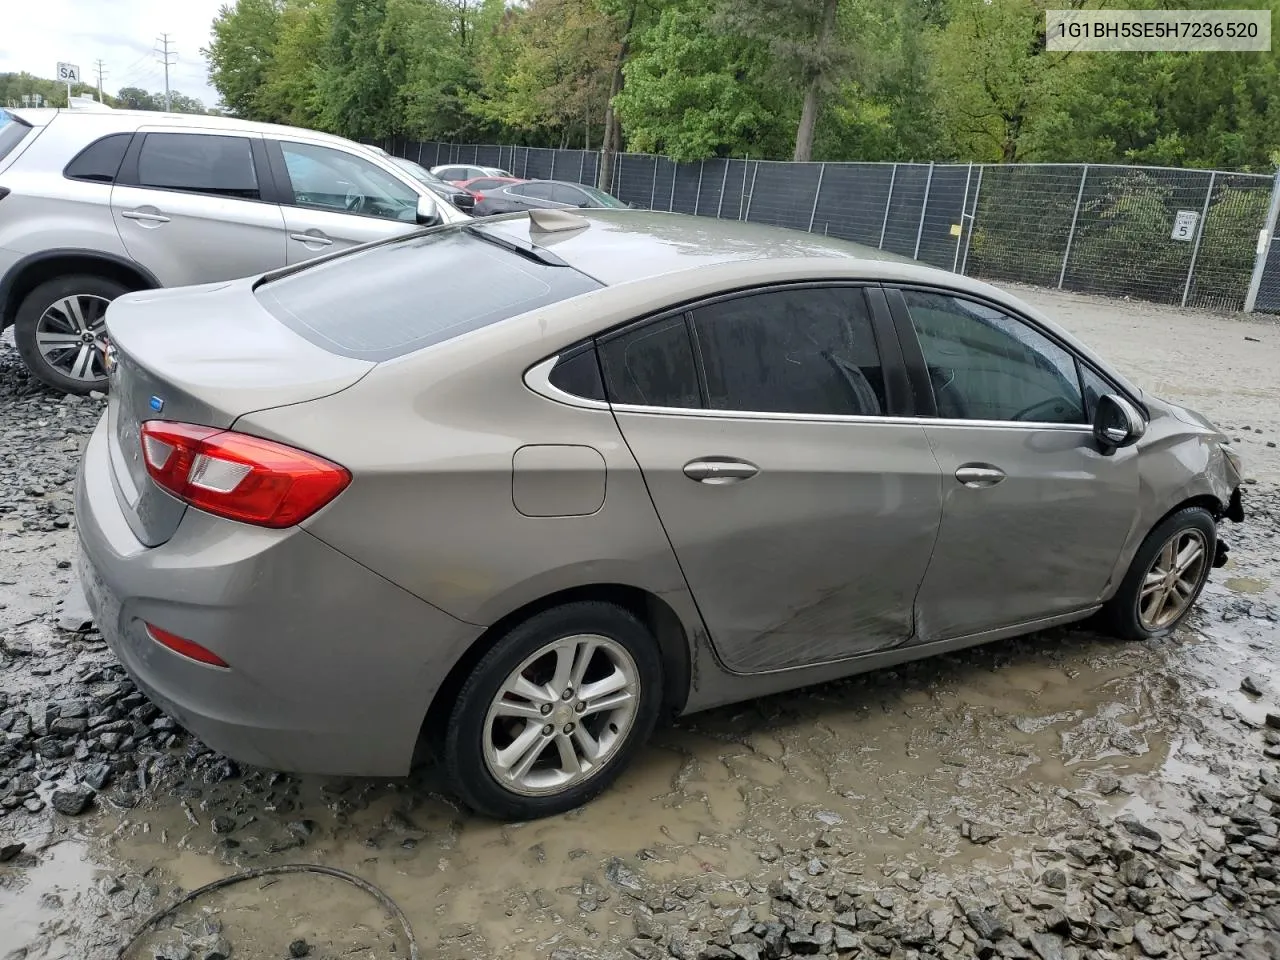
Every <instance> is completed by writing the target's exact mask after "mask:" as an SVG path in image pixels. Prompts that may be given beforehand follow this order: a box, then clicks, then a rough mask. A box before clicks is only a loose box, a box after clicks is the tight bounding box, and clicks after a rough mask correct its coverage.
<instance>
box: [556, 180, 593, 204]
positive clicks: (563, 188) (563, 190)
mask: <svg viewBox="0 0 1280 960" xmlns="http://www.w3.org/2000/svg"><path fill="white" fill-rule="evenodd" d="M551 199H552V200H555V201H557V202H558V203H567V204H569V205H570V206H571V207H580V206H582V205H583V204H585V203H588V202H589V198H588V197H587V195H586V194H585V193H583V192H582V191H581V190H579V189H578V188H577V187H571V186H569V185H568V184H567V183H556V184H552V186H551Z"/></svg>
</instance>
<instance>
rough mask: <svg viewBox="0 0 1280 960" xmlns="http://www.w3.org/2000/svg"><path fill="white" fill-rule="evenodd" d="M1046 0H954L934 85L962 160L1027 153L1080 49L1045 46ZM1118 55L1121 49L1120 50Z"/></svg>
mask: <svg viewBox="0 0 1280 960" xmlns="http://www.w3.org/2000/svg"><path fill="white" fill-rule="evenodd" d="M1046 5H1047V4H1046V3H1045V2H1044V0H990V2H988V0H949V5H948V11H949V14H950V16H949V19H948V22H947V25H946V28H945V29H944V30H942V31H941V32H940V33H939V34H938V35H937V37H936V38H935V40H934V43H933V45H932V46H933V49H932V56H933V60H934V64H935V69H934V73H933V82H932V93H933V96H934V97H935V98H936V100H937V103H938V111H939V115H940V119H941V123H942V127H943V133H944V137H945V139H946V141H947V142H948V143H949V144H950V150H949V151H948V152H949V153H950V154H951V155H952V156H956V157H958V158H960V159H963V160H996V161H1001V162H1004V163H1012V162H1014V161H1018V160H1025V159H1027V157H1026V152H1027V142H1026V141H1027V137H1028V134H1029V133H1030V131H1031V128H1032V126H1033V124H1034V121H1035V119H1036V117H1037V115H1038V114H1040V113H1042V112H1044V111H1047V110H1050V109H1053V100H1054V98H1055V96H1056V95H1057V94H1058V93H1059V90H1058V89H1056V88H1055V84H1056V83H1057V82H1058V81H1059V79H1060V77H1061V75H1062V74H1063V73H1064V66H1065V64H1066V63H1067V61H1068V59H1069V58H1071V57H1072V56H1073V55H1072V54H1068V53H1055V52H1050V51H1048V50H1047V49H1046V47H1045V35H1044V23H1045V20H1044V10H1045V6H1046ZM1111 56H1122V54H1113V55H1111Z"/></svg>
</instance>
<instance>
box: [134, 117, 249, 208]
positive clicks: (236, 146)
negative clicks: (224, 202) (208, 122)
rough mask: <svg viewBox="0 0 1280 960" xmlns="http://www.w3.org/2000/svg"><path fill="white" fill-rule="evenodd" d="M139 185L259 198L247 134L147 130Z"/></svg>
mask: <svg viewBox="0 0 1280 960" xmlns="http://www.w3.org/2000/svg"><path fill="white" fill-rule="evenodd" d="M138 185H139V186H143V187H159V188H160V189H163V190H188V191H191V192H192V193H209V194H213V195H214V196H216V197H235V198H238V199H241V200H257V199H258V178H257V175H256V173H255V172H254V167H253V154H252V151H251V149H250V147H249V141H248V139H247V138H245V137H224V136H215V135H212V134H203V133H148V134H147V138H146V139H145V140H143V141H142V151H141V153H139V154H138Z"/></svg>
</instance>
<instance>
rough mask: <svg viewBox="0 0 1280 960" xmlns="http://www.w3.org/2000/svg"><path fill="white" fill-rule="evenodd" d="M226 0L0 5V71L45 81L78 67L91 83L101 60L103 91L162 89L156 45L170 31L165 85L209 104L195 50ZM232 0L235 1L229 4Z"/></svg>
mask: <svg viewBox="0 0 1280 960" xmlns="http://www.w3.org/2000/svg"><path fill="white" fill-rule="evenodd" d="M223 2H226V0H0V9H2V10H3V11H4V12H3V14H0V73H8V72H20V71H24V70H25V71H26V72H27V73H32V74H35V75H36V76H39V77H46V78H48V79H50V80H52V79H54V78H55V77H56V76H57V65H58V63H59V61H64V62H68V63H74V64H78V65H79V67H80V78H81V80H83V81H84V82H85V83H90V84H96V83H97V74H96V72H95V67H94V64H95V61H97V60H98V59H99V58H101V60H102V61H103V67H104V70H105V75H104V79H103V83H102V86H103V89H104V90H106V91H107V93H109V94H115V92H116V91H117V90H119V89H120V88H121V87H142V88H143V89H144V90H148V91H151V92H155V91H160V92H163V91H164V67H163V65H162V64H161V63H160V60H159V57H158V54H156V53H155V52H154V48H156V47H157V46H158V42H157V41H158V38H159V36H160V34H161V33H162V32H167V33H168V34H169V41H170V49H171V50H176V51H177V63H176V64H175V65H174V66H171V67H170V68H169V86H170V87H171V88H172V89H174V90H179V91H181V92H182V93H184V94H186V95H187V96H189V97H195V98H196V99H197V100H202V101H203V102H204V105H205V106H207V107H211V106H214V105H216V104H217V102H218V94H217V92H216V91H215V90H214V89H213V88H212V87H211V86H209V76H208V71H209V67H208V64H207V63H206V62H205V59H204V57H202V56H201V55H200V48H201V47H204V46H208V44H209V25H210V24H211V23H212V22H213V18H214V17H215V16H217V13H218V9H219V7H221V6H222V4H223ZM232 2H234V0H232Z"/></svg>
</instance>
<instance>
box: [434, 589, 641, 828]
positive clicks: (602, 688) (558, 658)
mask: <svg viewBox="0 0 1280 960" xmlns="http://www.w3.org/2000/svg"><path fill="white" fill-rule="evenodd" d="M661 703H662V660H661V657H660V656H659V653H658V645H657V642H656V641H655V640H654V638H653V636H652V635H651V634H650V633H649V631H648V630H647V629H646V628H645V626H644V625H643V624H642V623H641V622H640V621H639V620H637V619H636V618H635V617H634V616H632V615H631V614H630V613H628V612H627V611H626V610H623V609H621V608H620V607H615V606H613V605H612V604H609V603H599V602H594V601H587V602H579V603H571V604H566V605H565V606H562V607H556V608H553V609H551V610H547V611H544V612H543V613H540V614H538V615H536V616H534V617H532V618H530V619H529V620H526V621H525V622H524V623H522V624H519V625H518V626H516V627H514V628H513V629H511V630H510V631H508V632H507V633H506V634H505V635H504V636H503V637H502V638H501V639H499V640H498V642H497V643H496V644H495V645H494V646H493V648H492V649H491V650H490V651H489V652H488V653H487V654H485V655H484V657H483V658H482V659H481V660H480V662H479V663H478V664H476V667H475V670H474V671H473V672H472V674H471V676H470V678H469V679H468V680H467V682H466V683H465V684H464V685H463V687H462V690H461V691H460V692H459V694H458V699H457V701H456V702H455V704H454V708H453V713H452V715H451V716H450V718H449V726H448V729H447V730H446V732H445V744H444V761H445V766H446V768H447V770H448V778H449V781H450V784H451V785H452V786H453V787H454V789H456V790H457V791H458V793H459V794H460V795H461V796H462V799H463V800H464V801H466V803H467V804H468V805H469V806H471V807H472V809H474V810H477V811H478V812H480V813H484V814H488V815H489V816H492V817H498V818H502V819H507V820H532V819H535V818H537V817H546V816H550V815H552V814H557V813H563V812H565V811H566V810H571V809H572V808H574V807H576V806H578V805H580V804H582V803H585V802H586V801H587V800H590V799H591V798H592V797H594V796H595V795H596V794H598V793H599V792H600V791H601V790H603V789H604V788H605V787H606V786H608V785H609V783H610V782H611V781H612V780H613V779H614V778H615V777H616V776H617V775H618V774H619V773H620V772H621V771H622V769H623V767H625V766H626V764H627V762H628V761H629V760H630V759H631V757H632V756H634V755H635V753H636V752H637V751H638V750H639V749H640V747H641V746H643V744H644V742H645V740H647V739H648V737H649V734H650V732H652V730H653V726H654V723H655V722H656V721H657V718H658V709H659V705H660V704H661Z"/></svg>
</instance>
